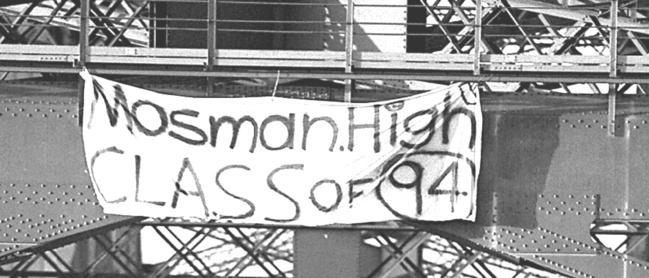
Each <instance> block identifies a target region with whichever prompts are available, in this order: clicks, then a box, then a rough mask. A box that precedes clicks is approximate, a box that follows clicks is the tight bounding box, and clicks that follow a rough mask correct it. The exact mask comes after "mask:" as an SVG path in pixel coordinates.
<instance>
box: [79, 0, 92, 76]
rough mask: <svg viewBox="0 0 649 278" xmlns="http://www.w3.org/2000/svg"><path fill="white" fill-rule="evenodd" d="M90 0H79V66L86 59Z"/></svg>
mask: <svg viewBox="0 0 649 278" xmlns="http://www.w3.org/2000/svg"><path fill="white" fill-rule="evenodd" d="M89 1H90V0H80V1H79V2H80V11H79V16H80V18H79V67H85V66H86V62H87V61H88V45H89V43H90V41H89V38H88V27H89V22H90V2H89Z"/></svg>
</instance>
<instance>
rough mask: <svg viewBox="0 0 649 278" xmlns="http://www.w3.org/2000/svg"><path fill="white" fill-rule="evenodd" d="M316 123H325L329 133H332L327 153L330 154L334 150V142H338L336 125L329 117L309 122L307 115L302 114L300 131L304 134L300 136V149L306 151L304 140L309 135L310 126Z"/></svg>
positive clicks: (317, 118)
mask: <svg viewBox="0 0 649 278" xmlns="http://www.w3.org/2000/svg"><path fill="white" fill-rule="evenodd" d="M317 122H325V123H327V124H329V126H330V127H331V131H332V132H333V133H332V135H331V145H329V151H330V152H332V151H333V150H334V147H335V146H336V141H337V140H338V125H337V124H336V122H335V121H334V120H333V119H332V118H331V117H316V118H313V120H311V119H310V118H309V115H307V114H304V118H303V121H302V125H303V127H302V130H303V132H304V133H303V135H302V149H303V150H306V140H307V136H308V134H309V130H310V129H311V126H312V125H314V124H315V123H317Z"/></svg>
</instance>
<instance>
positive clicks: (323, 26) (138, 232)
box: [0, 0, 649, 278]
mask: <svg viewBox="0 0 649 278" xmlns="http://www.w3.org/2000/svg"><path fill="white" fill-rule="evenodd" d="M83 68H87V69H88V70H89V71H90V72H91V73H94V74H98V75H104V76H110V77H111V78H113V79H116V80H120V81H121V82H124V83H129V84H132V85H136V86H140V87H144V88H148V89H152V90H156V91H161V92H165V93H171V94H178V95H192V96H197V95H199V96H214V97H245V96H258V95H269V94H271V92H273V91H275V92H276V93H277V95H279V96H285V97H296V98H307V99H321V100H334V101H346V102H350V101H351V102H364V101H373V100H383V99H390V98H396V97H401V96H408V95H412V94H416V93H419V92H422V91H423V90H425V88H426V86H431V85H432V84H449V83H452V82H474V83H477V84H478V85H479V87H480V89H481V99H482V102H483V111H484V132H483V147H482V149H483V154H482V157H483V161H482V166H481V169H482V170H481V175H480V177H479V185H478V204H477V205H478V217H477V221H476V222H471V223H469V222H454V221H451V222H442V223H426V222H409V221H400V222H391V223H368V224H363V225H344V226H343V225H335V226H326V227H318V228H307V227H299V226H283V225H278V226H268V225H237V224H224V223H219V222H200V221H195V220H192V219H147V218H134V217H125V216H116V215H106V214H104V213H103V212H102V210H101V207H100V206H99V205H98V203H97V199H96V197H95V195H94V192H93V190H92V186H91V183H90V180H89V178H88V175H87V172H86V167H85V164H84V155H83V148H82V146H83V143H82V140H81V132H80V128H79V125H78V123H79V121H80V119H79V118H80V113H79V93H80V85H79V84H80V83H81V82H79V81H78V77H77V75H76V74H77V73H78V72H80V71H81V70H82V69H83ZM647 83H649V3H647V2H646V1H642V0H606V1H604V0H392V1H379V0H264V1H252V0H3V1H0V155H1V156H0V275H6V276H10V277H27V276H38V277H48V276H53V277H59V276H62V277H63V276H65V277H88V276H92V277H116V276H120V277H121V276H125V277H141V276H148V277H167V276H168V277H194V276H196V277H259V276H263V277H584V278H594V277H606V278H608V277H647V276H648V275H649V242H648V241H647V235H649V201H647V197H649V186H647V183H648V181H649V171H647V169H648V168H649V153H647V152H646V149H648V148H649V124H648V122H649V98H648V97H647V94H648V93H649V91H648V90H649V86H647ZM645 145H647V147H648V148H644V146H645ZM153 239H155V240H156V242H157V244H158V245H160V246H161V247H160V248H162V249H165V250H166V251H165V252H166V253H164V254H168V255H169V256H168V258H166V259H164V260H160V261H159V262H155V263H147V262H144V261H143V260H142V258H143V257H145V253H146V252H150V251H147V250H145V248H142V247H141V246H144V245H142V243H143V242H146V241H150V240H153ZM149 255H150V254H149Z"/></svg>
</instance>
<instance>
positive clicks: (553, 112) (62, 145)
mask: <svg viewBox="0 0 649 278" xmlns="http://www.w3.org/2000/svg"><path fill="white" fill-rule="evenodd" d="M14 86H15V85H14ZM33 86H36V85H33ZM12 90H13V91H12ZM66 90H67V91H66ZM75 90H76V89H74V88H73V87H66V88H63V89H61V88H53V89H52V91H53V92H56V93H47V90H46V89H45V90H42V89H41V90H40V91H38V93H31V94H29V93H23V94H20V92H23V91H29V89H26V88H25V87H24V86H23V87H20V88H12V89H8V90H4V91H0V92H9V91H11V93H8V94H7V95H4V96H3V97H0V102H1V103H0V113H2V115H0V128H1V130H2V131H3V132H2V133H1V134H0V151H1V152H2V153H3V154H5V156H4V157H7V158H10V159H3V160H1V161H0V170H1V172H0V190H5V191H7V193H4V191H0V192H3V193H2V195H0V206H6V207H1V208H0V209H3V210H2V213H0V220H2V221H3V223H0V244H4V245H2V246H1V247H2V248H5V249H6V248H10V249H6V250H5V251H3V253H1V254H2V255H10V254H16V253H15V251H16V250H18V249H28V248H34V247H38V246H43V244H46V245H47V244H52V243H55V242H62V241H63V239H67V240H71V239H72V238H74V237H75V235H78V234H79V233H83V232H85V231H89V230H92V229H101V228H107V227H111V226H118V225H120V224H122V223H123V222H128V221H135V220H137V219H133V218H124V217H117V216H107V215H104V214H103V213H102V212H101V209H100V208H99V207H98V206H97V204H96V200H95V197H94V194H93V192H92V190H91V189H90V187H89V184H90V183H89V181H88V177H87V175H86V173H85V172H84V171H85V166H84V163H83V153H82V143H81V137H80V132H79V128H78V126H77V121H78V111H77V108H76V107H77V101H76V93H75ZM333 92H334V93H337V92H338V90H337V89H336V90H334V91H333ZM241 93H243V94H245V89H242V91H241ZM249 94H251V93H250V92H248V94H246V95H249ZM252 94H254V93H252ZM17 95H20V97H18V96H17ZM388 96H389V94H381V93H378V92H369V91H360V92H358V93H357V94H355V97H356V100H359V101H363V100H368V99H383V98H386V97H388ZM298 97H299V96H298ZM392 97H394V94H392ZM334 99H336V97H335V96H334ZM482 100H483V110H484V112H485V117H484V134H483V160H482V161H483V163H482V170H481V176H480V178H479V190H478V218H477V221H476V223H469V222H448V223H434V224H426V223H419V224H417V227H419V228H422V229H426V230H430V231H435V232H438V233H440V234H443V235H447V236H449V237H453V238H456V239H460V240H463V241H465V242H470V243H472V244H474V245H475V246H477V247H480V248H481V249H483V250H488V251H493V252H496V253H498V254H503V255H505V256H508V257H511V258H517V259H519V260H524V261H527V262H529V263H532V264H538V265H542V266H544V267H547V268H550V269H555V270H557V271H559V272H562V273H564V274H567V275H571V276H575V277H616V276H618V275H617V274H619V273H622V272H621V271H626V274H624V275H626V277H646V276H647V275H648V273H649V272H647V269H648V266H647V263H646V261H644V260H639V259H637V258H633V257H628V256H625V255H622V254H620V253H617V252H613V251H610V250H607V249H604V248H603V247H601V246H599V245H597V244H596V243H595V242H593V241H592V240H591V239H590V237H589V229H590V224H591V223H592V222H593V221H594V220H601V219H608V218H619V217H633V218H636V219H647V218H646V213H649V211H647V204H646V202H644V200H643V199H642V196H647V194H645V192H646V191H647V187H646V186H645V181H646V180H647V174H646V173H645V172H646V171H644V170H645V169H646V168H647V165H648V163H649V161H648V159H647V158H646V154H644V152H643V151H642V150H645V149H647V148H649V139H647V138H649V136H646V135H647V134H645V133H646V132H647V129H648V128H649V125H647V124H646V123H645V122H644V121H647V120H649V119H647V115H649V98H647V97H622V98H621V99H620V100H619V102H618V106H617V113H618V114H617V117H616V120H618V121H619V122H618V123H624V124H619V125H618V130H617V131H616V135H617V136H609V135H608V133H607V130H606V128H605V125H606V123H607V114H606V108H607V106H606V105H607V99H606V97H605V96H574V95H572V96H567V95H533V94H488V95H483V96H482ZM627 121H628V122H627ZM5 201H6V203H3V202H5ZM3 225H4V226H3ZM7 225H9V226H7ZM3 233H6V235H4V234H3ZM12 248H16V249H12ZM5 257H6V256H5ZM614 274H615V275H614ZM611 275H614V276H611Z"/></svg>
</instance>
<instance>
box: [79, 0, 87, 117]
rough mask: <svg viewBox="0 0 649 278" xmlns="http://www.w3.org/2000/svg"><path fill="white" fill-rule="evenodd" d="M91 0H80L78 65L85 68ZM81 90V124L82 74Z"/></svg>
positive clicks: (80, 100)
mask: <svg viewBox="0 0 649 278" xmlns="http://www.w3.org/2000/svg"><path fill="white" fill-rule="evenodd" d="M89 1H90V0H80V1H79V2H80V3H79V4H80V6H79V60H78V63H77V67H79V68H85V67H86V63H87V62H88V49H89V44H90V40H89V38H88V33H89V32H88V27H89V25H90V24H89V22H90V3H89ZM77 79H78V82H77V86H78V90H79V95H78V98H79V117H78V118H77V120H78V124H79V126H82V125H83V105H84V102H83V90H84V85H85V82H84V80H83V78H81V77H80V76H79V77H77Z"/></svg>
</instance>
